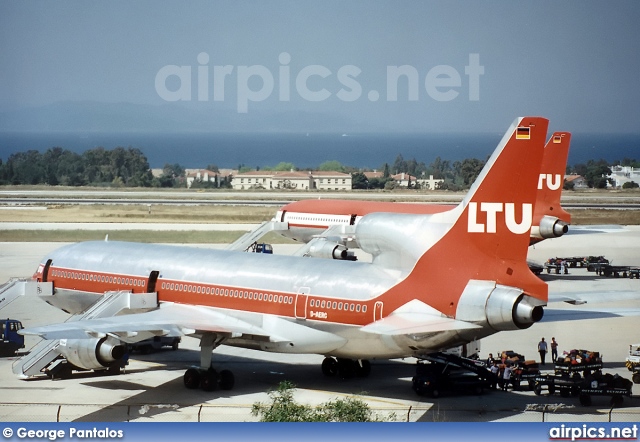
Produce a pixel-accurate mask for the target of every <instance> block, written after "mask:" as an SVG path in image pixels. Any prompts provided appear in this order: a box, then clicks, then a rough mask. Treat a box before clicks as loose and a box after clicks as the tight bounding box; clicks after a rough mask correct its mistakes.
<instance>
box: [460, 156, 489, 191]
mask: <svg viewBox="0 0 640 442" xmlns="http://www.w3.org/2000/svg"><path fill="white" fill-rule="evenodd" d="M484 163H485V162H484V161H482V160H478V159H477V158H467V159H464V160H462V162H460V161H456V162H455V163H453V170H454V174H455V178H461V179H462V182H463V183H464V185H465V186H470V185H471V183H473V182H474V181H475V180H476V178H477V177H478V175H480V171H481V170H482V168H483V167H484ZM454 181H455V179H454Z"/></svg>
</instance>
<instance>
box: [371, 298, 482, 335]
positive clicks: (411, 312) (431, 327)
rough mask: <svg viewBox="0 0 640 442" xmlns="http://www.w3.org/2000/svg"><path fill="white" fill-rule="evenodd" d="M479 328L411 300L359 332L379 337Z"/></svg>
mask: <svg viewBox="0 0 640 442" xmlns="http://www.w3.org/2000/svg"><path fill="white" fill-rule="evenodd" d="M470 328H480V326H478V325H476V324H472V323H470V322H466V321H458V320H455V319H451V318H448V317H446V316H444V315H443V314H442V313H440V312H438V311H437V310H435V309H433V308H432V307H429V306H428V305H426V304H424V303H423V302H421V301H418V300H413V301H411V302H409V303H407V304H405V305H404V306H402V307H400V308H399V309H397V310H396V311H394V312H393V313H391V314H390V315H389V316H387V317H386V318H384V319H381V320H379V321H375V322H372V323H371V324H369V325H366V326H364V327H362V328H361V329H360V330H362V331H364V332H367V333H375V334H380V335H390V336H391V335H408V334H412V335H415V334H422V333H434V332H440V331H449V330H464V329H470Z"/></svg>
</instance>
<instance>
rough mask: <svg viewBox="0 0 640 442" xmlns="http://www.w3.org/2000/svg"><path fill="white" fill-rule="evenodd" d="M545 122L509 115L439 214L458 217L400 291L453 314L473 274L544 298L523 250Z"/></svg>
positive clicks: (541, 284)
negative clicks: (481, 161) (477, 168)
mask: <svg viewBox="0 0 640 442" xmlns="http://www.w3.org/2000/svg"><path fill="white" fill-rule="evenodd" d="M547 126H548V120H546V119H544V118H540V117H525V118H520V119H517V120H516V121H514V123H513V124H512V125H511V127H510V128H509V130H508V131H507V133H506V134H505V136H504V137H503V138H502V141H501V142H500V144H499V145H498V147H497V149H496V150H495V151H494V153H493V155H492V156H491V158H489V161H488V162H487V164H486V165H485V167H484V169H483V170H482V172H481V173H480V176H479V177H478V179H477V180H476V182H475V183H474V184H473V186H472V188H471V190H470V191H469V193H468V194H467V196H466V197H465V198H464V200H463V201H462V203H461V204H460V205H459V206H458V207H457V208H456V209H454V210H453V211H452V212H451V213H450V214H448V215H447V214H442V215H443V216H456V217H457V219H455V220H453V226H452V227H451V228H450V229H449V230H448V231H447V232H446V233H445V234H444V235H443V236H442V238H440V239H439V240H438V241H437V242H435V244H433V246H431V247H430V248H429V249H428V250H427V251H426V252H425V253H424V255H422V257H421V258H420V259H419V260H418V262H417V263H416V266H415V267H414V269H413V271H412V275H411V276H410V277H408V278H407V280H406V281H405V283H406V284H407V285H406V286H404V287H403V288H402V290H403V291H404V292H405V293H406V292H407V291H409V292H410V293H423V294H424V295H423V298H422V299H424V300H425V301H426V302H428V303H429V304H430V305H431V306H432V307H435V308H436V309H438V310H439V311H441V312H443V313H444V314H446V315H448V316H450V317H455V314H456V309H457V307H458V302H459V300H460V296H461V295H462V293H463V291H464V290H465V287H466V286H467V284H468V283H469V281H470V280H480V281H493V282H495V283H496V284H501V285H506V286H511V287H516V288H519V289H521V290H523V291H524V292H526V293H527V294H528V295H530V296H533V297H535V298H538V299H539V300H540V301H541V302H546V300H547V286H546V284H545V283H544V282H542V281H540V279H539V278H537V277H536V276H535V275H534V274H533V273H531V271H530V270H529V268H528V266H527V263H526V257H527V249H528V246H529V235H530V233H529V232H530V230H531V226H532V222H533V207H534V204H535V201H536V198H537V183H538V175H539V173H540V167H541V165H542V158H543V152H544V145H545V140H546V135H547ZM437 216H438V215H434V217H437Z"/></svg>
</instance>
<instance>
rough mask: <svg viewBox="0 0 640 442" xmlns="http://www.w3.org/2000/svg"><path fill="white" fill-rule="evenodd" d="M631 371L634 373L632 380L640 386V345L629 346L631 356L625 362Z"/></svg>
mask: <svg viewBox="0 0 640 442" xmlns="http://www.w3.org/2000/svg"><path fill="white" fill-rule="evenodd" d="M625 364H626V366H627V368H628V369H629V371H631V372H633V375H632V376H631V379H632V380H633V383H634V384H640V344H631V345H629V356H627V360H626V362H625Z"/></svg>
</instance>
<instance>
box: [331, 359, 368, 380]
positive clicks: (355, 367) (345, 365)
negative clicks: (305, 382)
mask: <svg viewBox="0 0 640 442" xmlns="http://www.w3.org/2000/svg"><path fill="white" fill-rule="evenodd" d="M322 373H323V374H324V375H325V376H329V377H333V376H340V377H341V378H342V379H348V378H351V377H353V376H358V377H361V378H366V377H367V376H369V373H371V363H370V362H369V361H367V360H366V359H358V360H354V359H343V358H332V357H326V358H324V361H322Z"/></svg>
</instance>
